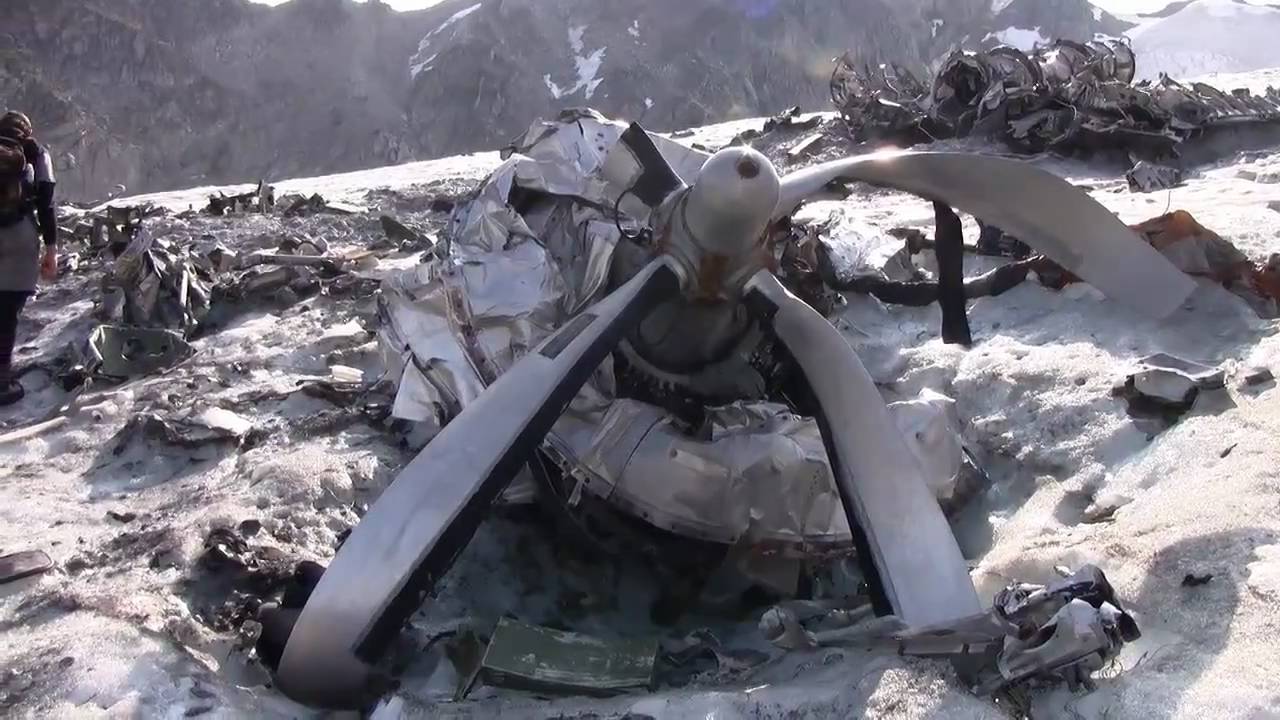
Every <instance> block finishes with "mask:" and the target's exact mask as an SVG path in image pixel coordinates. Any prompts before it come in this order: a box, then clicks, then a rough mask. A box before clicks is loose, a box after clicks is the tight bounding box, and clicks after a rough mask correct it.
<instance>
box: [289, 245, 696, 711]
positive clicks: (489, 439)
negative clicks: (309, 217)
mask: <svg viewBox="0 0 1280 720" xmlns="http://www.w3.org/2000/svg"><path fill="white" fill-rule="evenodd" d="M669 263H670V261H669V260H666V259H664V258H659V259H657V260H655V261H653V262H652V263H650V264H649V265H648V266H646V267H645V268H644V269H643V270H641V271H640V272H639V273H638V274H637V275H636V276H635V277H634V278H632V279H631V280H630V281H629V282H627V283H626V284H625V285H623V286H622V287H620V288H619V289H618V290H616V291H614V292H613V294H611V295H610V296H609V297H607V298H605V299H604V300H603V301H601V302H600V303H598V304H596V305H594V306H592V307H590V308H588V310H587V311H586V312H584V313H582V314H580V315H578V316H577V317H575V318H574V319H573V320H571V321H570V322H569V323H567V324H566V325H564V326H563V327H561V328H560V329H559V330H558V331H557V332H556V333H555V334H554V335H552V336H551V337H550V338H548V339H547V340H546V341H544V342H543V343H542V344H541V345H540V346H539V347H538V348H537V349H536V350H534V351H532V352H530V353H529V354H528V355H526V356H525V357H523V358H522V359H521V360H520V361H519V362H517V363H516V364H515V365H514V366H513V367H512V368H511V369H510V370H509V371H507V372H506V373H505V374H503V375H502V377H500V378H499V379H498V381H497V382H495V383H494V384H493V385H492V386H490V387H489V388H488V389H487V390H486V391H485V392H484V393H483V394H482V395H481V396H480V397H479V398H478V399H477V400H476V401H475V402H474V403H472V404H471V405H470V406H469V407H467V408H466V409H465V410H464V411H463V412H462V413H461V414H460V415H458V417H456V418H454V419H453V421H452V422H450V423H449V424H448V425H446V426H445V428H444V429H443V430H441V432H440V434H439V435H437V436H436V437H435V438H434V439H433V440H432V441H431V442H430V443H428V444H427V446H426V448H424V449H423V450H422V452H421V453H419V454H418V456H417V457H416V458H414V459H413V461H412V462H410V463H409V465H408V466H406V467H405V469H404V470H403V471H402V472H401V473H400V475H399V476H398V477H397V478H396V479H395V481H394V482H393V483H392V484H391V486H390V487H388V488H387V489H386V490H385V491H384V492H383V493H382V496H381V497H379V498H378V501H377V502H376V503H375V504H374V506H373V507H372V508H370V510H369V512H368V514H366V515H365V517H364V518H363V520H361V522H360V524H359V525H357V526H356V527H355V528H354V530H353V531H352V532H351V535H350V536H349V537H348V538H347V540H346V541H345V542H344V543H343V545H342V547H341V549H340V551H339V552H338V554H337V556H336V557H335V558H334V559H333V562H332V563H330V565H329V567H328V569H327V570H325V572H324V575H323V576H322V577H321V578H320V581H319V583H318V584H317V585H316V587H315V590H314V591H313V592H312V593H311V595H310V597H309V598H308V599H307V602H306V605H305V607H304V608H303V610H302V613H301V615H300V616H299V617H298V619H297V622H296V623H295V624H294V626H293V629H292V631H291V632H290V633H289V635H288V642H287V644H286V645H285V649H284V653H283V656H282V658H281V661H280V665H279V668H278V669H277V680H278V683H279V686H280V689H281V690H283V691H284V692H285V693H286V694H287V695H289V696H290V697H292V698H294V699H295V700H298V701H300V702H304V703H307V704H309V705H315V706H319V707H327V708H335V709H349V708H358V707H360V706H361V704H362V703H363V702H365V701H366V700H368V698H367V697H366V695H367V692H368V690H369V686H370V684H371V682H372V679H373V676H372V675H371V667H370V666H371V665H373V664H374V663H375V662H376V661H377V660H378V658H379V657H380V656H381V655H382V654H383V653H384V652H385V651H386V648H387V647H388V645H389V644H390V642H391V641H392V639H393V638H394V637H395V635H396V634H397V633H398V632H399V631H400V629H401V627H402V626H403V624H404V622H405V621H406V620H408V618H409V616H410V615H412V614H413V613H414V612H415V611H416V610H417V609H418V608H419V607H420V606H421V605H422V603H423V602H424V601H425V600H426V598H427V596H428V594H429V593H430V592H431V589H432V588H433V586H434V585H435V583H436V581H438V580H439V579H440V578H441V577H442V576H443V575H444V574H445V572H447V571H448V569H449V568H450V566H452V565H453V562H454V560H455V559H456V558H457V556H458V554H459V553H461V552H462V550H463V549H464V548H465V547H466V546H467V543H468V542H470V540H471V538H472V536H473V535H474V534H475V531H476V529H477V528H478V527H479V526H480V523H481V522H483V520H484V518H485V516H486V514H487V513H488V510H489V507H490V505H491V504H492V503H493V501H494V499H495V498H497V496H498V495H499V494H500V493H501V492H502V490H503V489H504V488H506V486H507V484H508V483H509V482H510V481H511V479H512V477H514V476H515V474H516V472H517V471H518V470H519V469H520V467H521V466H522V465H523V464H524V463H525V462H526V461H527V460H528V459H529V458H530V457H531V456H532V454H533V452H534V450H535V449H536V448H537V447H538V445H539V443H541V442H542V440H543V437H544V436H545V435H546V434H547V432H548V431H549V430H550V429H551V426H552V425H553V424H554V423H555V421H556V419H557V418H559V417H560V414H561V412H562V411H563V410H564V408H565V407H566V406H567V405H568V404H569V402H570V400H572V399H573V397H574V396H575V395H576V394H577V392H578V390H579V389H580V388H581V387H582V385H583V384H584V383H585V382H586V381H587V379H588V378H589V377H590V376H591V374H592V372H594V371H595V369H596V368H597V367H598V366H599V365H600V363H601V362H602V361H603V360H604V358H605V357H606V356H607V355H608V354H609V353H610V352H611V351H612V350H613V349H614V347H615V346H616V345H617V343H618V341H619V339H620V338H621V337H622V335H623V334H624V333H625V332H626V331H627V330H629V329H630V328H631V327H633V326H634V325H635V324H636V323H638V322H639V321H640V320H641V319H643V318H644V316H645V315H646V314H647V313H648V312H649V310H650V309H652V308H653V307H654V306H655V305H656V304H657V303H659V302H661V301H662V300H664V299H666V298H668V297H670V296H671V295H673V294H676V293H678V292H679V288H680V280H679V278H678V276H677V274H676V272H675V271H674V270H673V269H672V267H671V265H670V264H669Z"/></svg>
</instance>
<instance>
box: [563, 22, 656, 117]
mask: <svg viewBox="0 0 1280 720" xmlns="http://www.w3.org/2000/svg"><path fill="white" fill-rule="evenodd" d="M632 27H638V24H637V25H632ZM586 31H587V26H586V25H574V26H571V27H570V28H569V49H570V50H571V51H572V52H573V67H574V70H575V71H577V79H576V81H575V82H574V84H573V85H569V86H565V87H562V86H560V85H559V84H558V83H556V82H555V81H554V80H552V79H551V74H550V73H547V74H545V75H543V76H542V82H543V83H544V84H546V86H547V90H550V91H551V97H554V98H555V99H557V100H559V99H560V98H563V97H565V96H568V95H572V94H574V93H576V92H578V91H580V90H581V91H585V93H584V94H585V96H586V98H587V99H588V100H590V99H591V96H592V95H594V94H595V92H596V88H597V87H599V86H600V83H601V82H602V81H603V79H602V78H599V77H597V75H599V73H600V66H601V65H603V64H604V55H605V52H606V51H607V50H608V49H609V48H608V47H607V46H606V47H601V48H598V49H596V50H592V51H591V52H590V53H588V52H586V48H585V45H584V44H583V40H582V38H583V35H585V34H586ZM638 32H639V30H637V33H638Z"/></svg>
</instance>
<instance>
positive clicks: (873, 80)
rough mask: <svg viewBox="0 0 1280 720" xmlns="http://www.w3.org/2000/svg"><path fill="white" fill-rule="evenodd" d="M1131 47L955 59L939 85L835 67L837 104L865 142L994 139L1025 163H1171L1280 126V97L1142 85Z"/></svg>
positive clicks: (961, 54) (1004, 50)
mask: <svg viewBox="0 0 1280 720" xmlns="http://www.w3.org/2000/svg"><path fill="white" fill-rule="evenodd" d="M1136 68H1137V58H1136V57H1135V55H1134V52H1133V50H1132V49H1131V48H1130V47H1129V46H1128V45H1127V44H1126V43H1125V42H1123V41H1119V40H1105V41H1103V40H1096V41H1092V42H1088V43H1078V42H1073V41H1070V40H1055V41H1054V42H1052V43H1050V44H1048V45H1045V46H1041V47H1038V48H1037V49H1035V50H1034V51H1033V52H1031V53H1030V54H1027V53H1024V52H1022V51H1020V50H1018V49H1016V48H1012V47H1008V46H1000V47H996V48H994V49H992V50H989V51H985V52H972V51H956V52H954V53H952V54H951V55H950V56H949V57H948V58H947V59H946V60H945V61H944V62H943V63H942V65H941V66H940V67H939V69H938V71H937V73H936V74H935V75H934V76H933V78H932V81H931V82H922V81H920V80H919V79H918V78H916V76H914V75H913V74H912V73H911V71H910V70H908V69H906V68H903V67H901V66H898V65H894V64H888V65H881V66H878V67H871V66H869V65H865V64H863V65H859V64H858V63H856V62H855V61H854V60H853V59H852V58H851V57H850V55H849V54H847V53H846V54H845V55H844V56H843V57H841V58H840V59H839V60H837V61H836V67H835V70H834V72H833V73H832V75H831V99H832V101H833V102H834V103H835V107H836V110H837V111H838V112H839V113H840V115H841V116H842V117H843V119H844V121H845V123H846V124H847V126H848V128H849V130H850V131H851V133H852V134H853V136H854V137H855V139H858V140H890V141H897V142H906V143H907V144H913V143H916V142H926V141H929V140H937V139H944V138H957V137H969V136H981V137H990V138H994V139H998V140H1001V141H1003V142H1004V143H1005V144H1007V145H1008V146H1009V147H1011V148H1012V149H1014V150H1017V151H1020V152H1029V153H1030V152H1045V151H1055V152H1061V153H1072V152H1074V151H1092V150H1108V149H1111V150H1123V151H1125V152H1127V153H1130V154H1132V155H1134V156H1135V157H1137V158H1142V159H1147V160H1168V159H1171V158H1174V157H1177V156H1178V155H1179V152H1178V146H1179V145H1181V144H1182V143H1184V142H1187V141H1188V140H1192V139H1195V138H1198V137H1200V136H1202V135H1203V134H1205V133H1206V132H1208V131H1211V130H1214V129H1217V128H1224V127H1231V126H1238V125H1241V124H1267V123H1275V122H1277V121H1280V91H1277V90H1276V89H1275V88H1268V89H1267V91H1266V93H1265V94H1264V95H1261V96H1258V95H1254V94H1252V93H1250V92H1249V91H1248V90H1243V89H1241V90H1233V91H1231V92H1223V91H1222V90H1219V89H1217V88H1214V87H1212V86H1210V85H1207V84H1205V83H1201V82H1189V83H1180V82H1177V81H1175V80H1173V79H1171V78H1169V77H1168V76H1167V75H1163V74H1162V75H1161V76H1160V78H1159V79H1158V80H1156V81H1154V82H1151V81H1143V82H1140V83H1137V84H1134V82H1133V79H1134V76H1135V71H1136Z"/></svg>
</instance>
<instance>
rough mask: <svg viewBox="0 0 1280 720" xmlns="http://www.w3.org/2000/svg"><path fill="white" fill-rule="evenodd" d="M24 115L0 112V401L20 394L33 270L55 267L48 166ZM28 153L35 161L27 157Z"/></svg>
mask: <svg viewBox="0 0 1280 720" xmlns="http://www.w3.org/2000/svg"><path fill="white" fill-rule="evenodd" d="M25 120H26V118H25V116H21V115H19V114H17V113H8V114H6V115H4V116H3V117H2V118H0V405H11V404H13V403H15V402H17V401H19V400H21V399H22V396H23V394H24V391H23V389H22V385H20V384H19V383H18V382H17V381H16V380H15V379H14V377H13V346H14V344H15V343H16V341H17V330H18V317H19V315H21V313H22V309H23V307H24V306H25V305H26V303H27V299H28V298H30V297H31V295H32V293H34V292H35V289H36V282H37V280H38V276H39V275H41V274H43V275H44V276H45V277H46V278H47V279H53V278H55V277H56V276H57V270H58V266H57V225H56V220H55V216H54V214H53V212H52V203H53V171H52V167H51V164H50V163H49V161H48V153H47V152H45V151H44V150H43V148H40V147H39V145H38V144H37V143H35V141H34V139H32V138H31V135H30V122H29V121H27V122H25V123H24V122H22V121H25ZM23 125H25V132H23V130H24V128H23ZM15 135H17V136H19V137H15ZM33 156H34V159H35V160H36V163H35V164H32V163H30V162H29V160H30V159H31V158H32V157H33ZM41 156H43V159H42V157H41ZM42 165H43V166H44V167H41V166H42ZM42 236H43V238H44V247H45V250H44V255H43V257H41V252H40V245H41V242H40V238H41V237H42Z"/></svg>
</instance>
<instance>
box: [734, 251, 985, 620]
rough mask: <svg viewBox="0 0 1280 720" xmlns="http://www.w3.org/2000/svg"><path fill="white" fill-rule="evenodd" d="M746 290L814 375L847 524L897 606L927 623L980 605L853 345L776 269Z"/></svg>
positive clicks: (758, 277)
mask: <svg viewBox="0 0 1280 720" xmlns="http://www.w3.org/2000/svg"><path fill="white" fill-rule="evenodd" d="M747 293H748V294H747V298H748V303H749V304H750V305H751V306H752V307H753V308H754V309H755V310H756V312H757V313H758V314H760V315H762V316H763V319H765V321H766V322H767V323H769V324H770V325H772V327H773V331H774V333H775V334H776V335H777V337H778V339H779V340H780V341H781V342H782V344H783V345H785V346H786V348H787V350H788V351H789V352H790V353H791V355H792V357H794V358H795V360H796V362H797V363H799V365H800V369H801V371H802V372H803V373H804V376H805V378H806V379H807V380H808V381H809V385H810V387H811V388H812V390H813V395H814V397H815V399H816V400H817V404H818V408H819V412H818V418H817V419H818V425H819V428H820V429H821V431H822V439H823V443H824V444H825V445H826V448H827V455H828V458H829V460H830V462H831V469H832V472H833V474H834V476H835V481H836V488H837V489H838V490H839V492H840V500H841V502H842V503H843V504H844V509H845V513H846V514H847V515H848V517H849V525H850V527H851V528H855V527H856V528H859V529H860V530H861V532H862V535H863V537H864V538H865V540H866V545H867V548H866V549H867V551H868V552H869V554H870V560H871V562H872V563H873V564H874V565H875V569H876V571H877V574H878V575H879V579H880V585H881V588H882V590H883V592H884V595H885V599H886V600H887V601H888V604H889V606H890V608H891V609H892V612H893V614H895V615H897V616H898V617H900V618H902V620H903V621H905V622H906V623H907V624H908V625H910V626H912V627H921V626H925V625H932V624H935V623H942V622H947V621H950V620H954V619H956V618H962V617H966V616H968V615H975V614H977V613H980V612H982V605H981V603H980V602H979V600H978V594H977V592H976V591H975V590H974V588H973V583H972V581H971V580H970V579H969V568H968V565H967V564H966V563H965V559H964V556H963V555H962V554H961V553H960V547H959V546H958V545H957V544H956V539H955V536H954V535H953V534H952V532H951V526H950V525H949V524H948V523H947V519H946V517H945V516H943V514H942V509H941V508H939V507H938V501H937V500H936V499H935V498H934V496H933V493H932V492H930V490H929V487H928V485H926V484H925V481H924V475H923V473H922V471H921V469H920V466H919V463H918V462H917V460H916V458H915V456H914V455H913V454H912V453H911V450H910V449H909V448H908V447H907V444H906V441H905V440H904V439H903V437H902V434H901V432H899V430H898V427H897V425H895V424H894V421H893V418H892V417H891V416H890V414H889V409H888V408H887V407H886V406H885V403H884V400H883V399H882V398H881V396H880V392H879V391H878V390H877V389H876V386H875V382H874V381H872V379H871V375H870V374H869V373H868V372H867V370H866V368H865V367H863V365H862V363H861V361H859V360H858V356H857V354H855V353H854V351H853V348H852V347H850V346H849V343H848V342H846V341H845V339H844V337H843V336H842V335H841V334H840V331H839V330H837V329H836V328H835V327H834V326H833V325H832V324H831V323H830V322H828V321H827V319H826V318H824V317H823V316H822V315H821V314H819V313H818V311H816V310H814V309H813V308H811V307H809V306H808V305H807V304H805V303H804V301H802V300H800V299H799V298H797V297H796V296H795V295H792V294H791V293H790V292H789V291H787V289H786V288H784V287H783V286H782V284H781V283H780V282H778V279H777V278H775V277H774V276H773V275H772V274H770V273H769V272H767V271H761V272H759V273H756V275H755V276H754V277H752V279H751V281H750V282H748V284H747ZM855 532H857V531H856V530H855Z"/></svg>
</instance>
